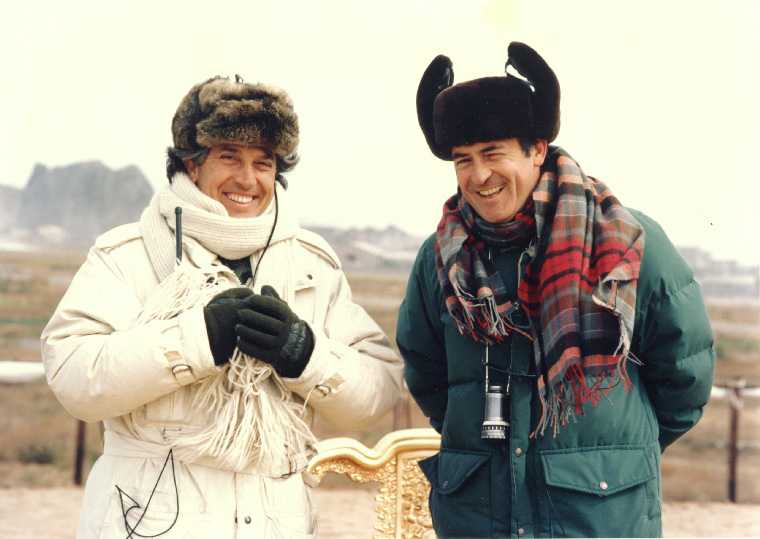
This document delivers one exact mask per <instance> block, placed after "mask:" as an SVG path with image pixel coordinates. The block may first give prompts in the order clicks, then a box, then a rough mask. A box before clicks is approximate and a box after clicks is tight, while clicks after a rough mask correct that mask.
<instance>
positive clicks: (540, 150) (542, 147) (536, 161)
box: [532, 139, 548, 167]
mask: <svg viewBox="0 0 760 539" xmlns="http://www.w3.org/2000/svg"><path fill="white" fill-rule="evenodd" d="M547 146H548V143H547V142H546V140H544V139H538V140H536V144H534V145H533V148H532V152H533V165H534V166H535V167H540V166H542V165H543V164H544V160H546V148H547Z"/></svg>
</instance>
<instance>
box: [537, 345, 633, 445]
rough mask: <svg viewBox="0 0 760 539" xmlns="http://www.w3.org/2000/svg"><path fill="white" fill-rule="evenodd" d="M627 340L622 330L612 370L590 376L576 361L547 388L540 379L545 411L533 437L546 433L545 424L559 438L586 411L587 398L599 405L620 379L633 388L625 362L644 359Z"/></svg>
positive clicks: (541, 398)
mask: <svg viewBox="0 0 760 539" xmlns="http://www.w3.org/2000/svg"><path fill="white" fill-rule="evenodd" d="M627 343H628V339H627V338H626V334H625V332H624V331H623V332H622V334H621V337H620V343H619V344H618V348H617V350H616V351H615V353H614V355H615V356H618V354H619V357H618V361H617V365H616V367H615V369H613V370H610V371H604V372H600V373H597V374H595V375H591V376H587V375H586V374H585V373H584V372H583V369H582V368H581V366H580V365H578V364H577V363H576V364H573V365H570V366H569V367H568V369H567V371H566V372H565V376H564V377H563V378H562V381H561V382H560V383H559V384H557V385H556V386H554V387H550V388H548V390H547V388H546V386H545V385H544V384H543V383H542V382H539V389H538V396H539V398H540V400H541V408H542V413H541V419H540V420H539V422H538V425H537V426H536V429H535V430H534V431H533V432H532V433H531V435H530V437H531V438H533V437H534V436H535V434H536V433H538V434H541V435H542V436H543V435H544V433H545V431H546V428H547V427H551V428H552V435H553V437H555V438H556V437H557V432H558V430H559V428H560V427H561V426H564V425H566V424H567V423H568V422H569V421H570V420H572V421H576V417H577V416H579V415H585V414H584V412H583V406H584V405H585V404H586V403H587V402H591V403H592V404H593V407H594V408H596V405H597V404H599V402H600V401H601V400H602V398H603V397H606V396H607V393H609V392H610V391H611V390H612V389H613V388H615V387H617V385H618V384H620V383H622V384H623V391H625V392H629V391H631V390H632V389H633V384H632V383H631V379H630V377H629V375H628V369H627V367H626V365H627V363H628V361H629V360H630V361H633V362H634V363H637V364H639V365H640V364H641V362H640V361H639V360H638V359H637V358H636V357H635V356H634V355H633V354H632V353H631V352H630V350H629V345H628V344H627ZM608 400H609V399H608Z"/></svg>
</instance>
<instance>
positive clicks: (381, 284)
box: [0, 252, 760, 503]
mask: <svg viewBox="0 0 760 539" xmlns="http://www.w3.org/2000/svg"><path fill="white" fill-rule="evenodd" d="M84 258H85V253H81V252H75V253H46V254H44V255H41V254H24V253H0V359H2V360H16V361H39V360H40V357H39V346H38V339H39V334H40V332H41V331H42V329H43V327H44V325H45V323H46V321H47V319H48V318H49V317H50V315H51V314H52V312H53V311H54V309H55V306H56V305H57V303H58V301H59V300H60V298H61V297H62V295H63V293H64V292H65V290H66V287H67V284H68V282H69V280H70V279H71V277H72V276H73V274H74V273H75V271H76V269H77V268H78V267H79V265H80V264H81V263H82V261H84ZM348 279H349V282H350V284H351V287H352V290H353V293H354V299H355V301H356V302H357V303H359V304H361V305H363V306H364V307H365V308H366V309H367V311H368V312H369V313H370V315H372V317H373V318H374V319H375V320H376V321H377V322H378V323H379V324H380V326H381V327H382V328H383V330H384V331H385V332H386V333H387V334H388V336H389V338H390V339H391V342H394V343H395V332H396V316H397V313H398V306H399V304H400V303H401V299H402V298H403V295H404V291H405V288H406V279H404V278H402V277H394V276H375V275H366V274H353V275H348ZM708 310H709V313H710V317H711V319H712V320H717V321H720V322H732V323H738V324H753V325H756V326H757V327H758V331H757V332H752V333H747V332H746V331H744V332H741V333H732V332H728V331H725V330H721V331H719V332H717V333H716V348H717V349H718V351H719V354H720V357H719V361H718V368H717V374H716V380H717V381H718V382H722V381H725V380H727V379H728V378H731V377H734V376H744V377H746V378H747V379H748V380H749V381H750V383H754V384H757V383H760V360H759V359H758V356H759V355H760V309H759V308H757V307H734V306H730V307H728V306H709V308H708ZM0 409H2V410H3V411H4V413H3V414H2V415H1V416H0V432H2V433H3V443H2V445H1V446H0V487H23V486H33V487H41V486H46V487H51V486H65V485H69V484H71V481H72V476H73V460H74V441H75V433H76V429H77V421H76V420H75V419H74V418H72V417H71V416H70V415H69V414H68V413H67V412H66V411H65V410H64V409H63V408H62V407H61V405H60V404H59V403H58V401H57V400H56V398H55V396H54V395H53V394H52V393H51V391H50V390H49V388H48V387H47V385H46V383H45V381H44V380H39V381H37V382H32V383H29V384H24V385H17V386H0ZM409 410H410V418H411V423H410V424H407V425H404V426H411V427H425V426H427V421H426V420H425V418H424V417H423V415H422V414H421V412H420V411H419V409H418V408H417V407H416V406H415V405H414V404H413V403H411V404H410V406H409ZM728 425H729V408H728V404H727V403H726V402H725V401H719V400H716V401H712V402H710V403H709V404H708V406H707V408H706V410H705V415H704V418H703V419H702V421H701V422H700V423H699V424H698V425H697V426H696V427H695V428H694V429H693V430H692V431H691V432H689V433H688V434H687V435H686V436H684V438H683V439H681V440H679V441H678V442H677V443H676V444H674V445H673V446H672V447H671V448H669V449H668V451H666V453H665V454H664V455H663V490H664V498H665V500H668V501H681V500H693V501H725V500H726V499H727V486H726V485H727V481H728V479H727V478H728V452H727V450H726V444H727V441H728V428H729V427H728ZM393 428H394V414H393V413H392V412H391V413H388V414H387V415H386V416H385V417H383V418H382V419H381V420H380V421H379V422H378V423H377V424H376V425H375V427H374V428H373V429H371V430H366V431H338V430H337V429H335V428H334V427H332V426H331V425H329V424H328V423H326V422H324V421H321V420H319V419H318V420H317V422H316V424H315V430H316V432H317V435H318V436H319V437H320V438H328V437H332V436H350V437H353V438H356V439H358V440H360V441H362V442H363V443H365V444H366V445H368V446H371V445H373V444H374V443H375V442H376V441H377V440H379V439H380V437H382V436H383V435H384V434H386V433H387V432H390V431H391V430H393ZM739 435H740V440H741V444H740V453H739V461H738V470H739V482H738V501H740V502H744V503H760V484H758V483H757V481H755V480H754V478H755V477H758V476H759V475H760V459H758V453H760V409H758V407H757V403H756V402H755V403H754V404H752V405H751V406H747V407H745V409H744V410H743V411H742V413H741V423H740V427H739ZM100 437H101V428H100V426H99V425H88V426H87V455H86V458H85V475H86V473H87V471H88V470H89V468H90V467H91V465H92V463H93V462H94V460H95V458H96V457H97V455H98V454H99V448H100ZM35 459H37V460H42V461H50V462H49V463H47V464H40V463H35V462H31V463H30V462H22V461H24V460H26V461H29V460H32V461H33V460H35ZM330 477H331V476H328V478H326V480H325V481H326V484H325V486H327V487H329V486H330V481H334V482H336V485H337V486H346V485H345V484H344V483H341V479H340V478H337V477H335V478H334V479H332V478H330Z"/></svg>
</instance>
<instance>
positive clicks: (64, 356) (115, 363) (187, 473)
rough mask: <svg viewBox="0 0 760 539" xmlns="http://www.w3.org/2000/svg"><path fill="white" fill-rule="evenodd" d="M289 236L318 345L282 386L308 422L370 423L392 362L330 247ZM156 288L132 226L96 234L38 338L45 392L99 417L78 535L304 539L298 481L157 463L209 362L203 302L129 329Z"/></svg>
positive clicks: (390, 382)
mask: <svg viewBox="0 0 760 539" xmlns="http://www.w3.org/2000/svg"><path fill="white" fill-rule="evenodd" d="M297 240H298V241H297V248H296V249H297V252H296V253H295V261H296V277H295V282H296V293H295V301H294V304H293V305H291V308H293V310H294V311H295V312H296V314H297V315H298V316H299V317H301V318H302V319H303V320H305V321H306V322H308V323H309V325H310V327H311V329H312V331H313V333H314V337H315V346H314V352H313V354H312V357H311V360H310V361H309V363H308V365H307V366H306V369H305V370H304V372H303V373H302V375H301V376H300V377H298V378H296V379H284V383H285V385H286V386H287V387H288V388H289V389H290V390H291V391H292V392H293V394H294V397H295V398H296V399H299V398H300V399H301V400H303V401H305V400H307V397H308V401H307V404H308V406H307V413H308V414H309V421H311V418H312V417H313V412H314V411H316V412H317V413H319V414H321V415H322V416H323V417H325V418H326V419H327V420H328V421H330V422H331V423H333V424H334V425H336V426H338V427H340V428H345V429H349V428H361V427H365V426H368V425H370V424H371V423H373V422H374V421H376V420H377V419H378V418H380V417H381V416H382V415H383V414H385V413H386V412H387V411H388V410H389V409H390V408H391V407H392V406H393V404H394V403H395V402H396V400H397V398H398V396H399V394H400V392H401V383H402V382H401V379H402V369H403V366H402V363H401V360H400V359H399V358H398V356H397V355H396V353H395V352H394V351H393V349H392V348H391V345H390V342H389V341H388V339H387V337H386V336H385V335H384V334H383V332H382V330H381V329H380V328H379V327H378V325H377V324H376V323H375V322H374V321H373V320H372V319H371V318H370V317H369V316H368V315H367V313H366V312H365V311H364V310H363V309H362V308H361V307H359V306H357V305H356V304H354V303H353V302H352V301H351V291H350V288H349V286H348V283H347V282H346V279H345V276H344V274H343V272H342V271H341V269H340V264H339V262H338V258H337V256H336V255H335V254H334V252H333V251H332V249H331V248H330V247H329V245H328V244H327V243H326V242H325V241H324V240H323V239H322V238H321V237H319V236H317V235H316V234H313V233H311V232H308V231H304V230H302V231H300V232H299V233H298V235H297ZM184 256H185V257H186V258H187V259H188V260H189V261H190V262H191V263H192V264H193V265H195V266H197V267H199V268H209V267H212V268H213V270H214V271H215V272H216V273H217V275H218V276H219V279H220V280H231V281H233V282H234V283H235V284H237V285H239V282H238V280H237V277H236V276H235V274H234V273H233V272H232V271H230V270H229V269H228V268H227V267H226V266H224V265H222V264H221V263H220V262H219V261H218V259H217V257H216V255H214V254H213V253H210V252H209V251H207V250H206V249H205V248H203V247H202V246H201V245H200V244H198V243H197V242H195V241H194V240H193V239H192V238H189V237H186V238H185V239H184ZM264 284H265V283H264ZM157 285H158V279H157V277H156V275H155V273H154V271H153V268H152V266H151V264H150V260H149V258H148V254H147V251H146V249H145V246H144V243H143V240H142V236H141V234H140V230H139V226H138V224H137V223H133V224H130V225H124V226H121V227H118V228H115V229H113V230H111V231H110V232H107V233H106V234H104V235H102V236H101V237H100V238H98V240H97V241H96V243H95V246H94V247H93V248H92V249H91V250H90V252H89V254H88V257H87V260H86V261H85V263H84V264H83V266H82V267H81V268H80V270H79V271H78V273H77V274H76V276H75V277H74V280H73V282H72V283H71V286H70V288H69V289H68V291H67V292H66V294H65V296H64V297H63V299H62V300H61V303H60V304H59V306H58V308H57V310H56V312H55V314H54V315H53V317H52V318H51V320H50V322H49V323H48V325H47V327H46V328H45V330H44V331H43V334H42V355H43V361H44V364H45V371H46V374H47V379H48V382H49V384H50V387H51V388H52V390H53V392H54V393H55V395H56V396H57V397H58V399H59V400H60V401H61V403H62V404H63V406H64V407H65V408H66V409H67V410H68V411H69V412H70V413H71V414H72V415H74V416H75V417H77V418H79V419H82V420H84V421H101V420H103V421H104V423H105V429H106V431H105V440H104V452H103V456H102V457H100V458H99V459H98V461H97V463H96V464H95V466H94V467H93V469H92V471H91V473H90V475H89V477H88V480H87V487H86V490H85V498H84V504H83V508H82V515H81V518H80V524H79V532H78V537H81V538H84V537H86V538H90V537H109V538H111V537H128V536H129V530H128V529H127V525H126V524H125V521H126V522H127V523H129V526H132V527H133V528H134V530H135V533H134V534H133V535H132V537H139V536H151V535H155V534H158V533H161V532H164V531H165V530H168V531H166V533H164V534H162V535H161V536H160V537H162V539H163V538H166V539H171V538H174V537H215V538H216V537H251V538H253V537H255V538H257V539H258V538H275V537H288V538H291V537H296V538H297V537H312V536H315V534H316V517H317V515H316V506H315V503H314V496H313V492H312V489H311V486H310V485H308V484H307V483H309V480H308V476H306V474H292V475H287V470H260V469H256V468H255V467H251V468H248V469H244V470H236V471H225V470H222V469H221V468H220V467H218V466H216V465H215V462H214V459H213V458H211V457H209V458H208V459H207V460H205V461H200V462H196V463H186V462H183V461H181V460H179V459H178V458H176V456H175V458H171V457H169V456H168V455H169V453H168V447H167V446H166V441H165V434H166V433H167V431H173V432H176V431H177V430H180V431H181V430H182V429H183V428H185V427H192V426H198V425H199V424H200V423H202V422H203V421H204V420H205V419H206V415H204V413H203V410H194V409H191V407H190V398H189V397H190V391H189V390H188V384H191V383H193V382H195V381H197V380H200V379H202V378H204V377H207V376H209V375H211V374H214V373H215V372H217V367H216V365H215V364H214V361H213V358H212V355H211V350H210V348H209V342H208V337H207V335H206V326H205V321H204V317H203V308H202V306H199V307H196V308H193V309H190V310H188V311H186V312H184V313H182V314H181V315H179V316H177V317H176V318H174V319H171V320H154V321H152V322H149V323H147V324H144V325H139V326H136V327H133V325H134V321H135V320H136V318H137V316H138V314H139V312H140V310H141V306H142V304H143V303H144V302H145V301H146V299H147V298H148V296H149V295H150V294H151V292H152V291H153V290H154V288H155V287H156V286H157ZM162 469H163V473H162ZM299 469H300V468H299ZM283 472H285V473H283ZM281 476H285V477H281ZM304 480H306V482H304ZM154 488H155V493H153V494H152V492H153V490H154ZM146 505H147V506H148V509H147V510H145V507H146ZM133 506H139V507H133ZM143 513H144V515H143ZM140 515H143V516H142V519H141V520H140V521H139V524H137V522H138V519H140ZM138 534H139V535H138Z"/></svg>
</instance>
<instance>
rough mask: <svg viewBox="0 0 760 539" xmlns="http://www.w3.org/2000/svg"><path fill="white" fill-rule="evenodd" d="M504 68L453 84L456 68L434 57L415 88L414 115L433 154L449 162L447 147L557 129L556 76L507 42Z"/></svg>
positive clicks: (552, 133) (547, 134)
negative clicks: (492, 74) (497, 73)
mask: <svg viewBox="0 0 760 539" xmlns="http://www.w3.org/2000/svg"><path fill="white" fill-rule="evenodd" d="M507 52H508V59H507V63H506V66H505V72H506V68H507V67H508V66H509V65H512V66H513V67H514V68H515V70H516V71H517V72H518V73H519V74H520V75H521V76H522V77H524V78H525V79H522V78H520V77H516V76H514V75H512V74H511V73H507V74H506V76H504V77H485V78H481V79H475V80H471V81H467V82H462V83H459V84H457V85H454V86H452V84H453V82H454V71H453V69H452V66H453V64H452V62H451V60H450V59H449V58H448V57H447V56H443V55H439V56H436V57H435V58H434V59H433V61H432V62H431V63H430V65H429V66H428V67H427V69H426V70H425V73H424V74H423V75H422V80H421V81H420V85H419V88H418V89H417V119H418V120H419V122H420V127H421V128H422V132H423V133H424V135H425V139H426V140H427V143H428V146H430V150H431V151H432V152H433V154H434V155H435V156H436V157H438V158H440V159H443V160H446V161H451V160H452V157H451V149H452V148H453V147H454V146H465V145H469V144H474V143H476V142H488V141H492V140H502V139H508V138H515V137H527V138H531V139H546V140H547V141H548V142H552V141H553V140H554V139H555V138H557V135H558V134H559V123H560V121H559V116H560V112H559V101H560V91H559V81H558V80H557V77H556V75H555V74H554V71H552V69H551V68H550V67H549V65H548V64H547V63H546V62H545V61H544V59H543V58H541V56H539V55H538V53H537V52H536V51H534V50H533V49H532V48H530V47H529V46H527V45H525V44H524V43H520V42H517V41H513V42H512V43H510V44H509V48H508V50H507Z"/></svg>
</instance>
